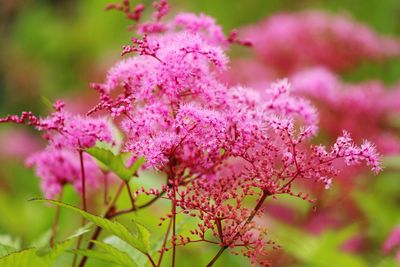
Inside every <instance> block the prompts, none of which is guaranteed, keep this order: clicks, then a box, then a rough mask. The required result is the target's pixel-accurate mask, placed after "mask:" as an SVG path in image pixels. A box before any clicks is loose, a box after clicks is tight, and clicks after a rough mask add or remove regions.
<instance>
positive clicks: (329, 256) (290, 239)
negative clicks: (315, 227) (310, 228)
mask: <svg viewBox="0 0 400 267" xmlns="http://www.w3.org/2000/svg"><path fill="white" fill-rule="evenodd" d="M356 230H357V228H356V227H355V226H349V227H346V228H343V229H340V230H337V231H335V232H332V231H326V232H324V233H323V234H321V235H320V236H313V235H310V234H308V233H306V232H303V231H300V230H298V229H295V228H293V227H289V226H282V225H281V226H280V227H277V228H276V229H275V231H274V235H275V236H276V237H277V238H278V243H279V244H281V245H282V247H283V249H284V250H285V251H286V252H288V253H289V254H291V255H292V256H294V257H295V258H297V259H298V260H299V261H300V262H301V263H302V264H304V266H307V267H337V266H352V267H365V266H367V264H366V263H365V262H364V261H363V259H362V258H361V257H359V256H357V255H354V254H350V253H346V252H344V251H342V250H341V246H342V244H343V243H344V242H345V241H347V240H349V238H351V237H352V236H353V235H354V234H355V233H356Z"/></svg>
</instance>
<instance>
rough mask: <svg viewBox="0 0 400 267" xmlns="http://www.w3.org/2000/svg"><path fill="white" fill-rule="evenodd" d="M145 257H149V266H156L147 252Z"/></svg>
mask: <svg viewBox="0 0 400 267" xmlns="http://www.w3.org/2000/svg"><path fill="white" fill-rule="evenodd" d="M145 255H146V257H147V258H148V259H149V261H150V263H151V266H153V267H156V263H155V262H154V260H153V258H152V257H151V255H150V254H149V253H146V254H145Z"/></svg>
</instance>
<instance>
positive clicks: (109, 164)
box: [86, 147, 145, 181]
mask: <svg viewBox="0 0 400 267" xmlns="http://www.w3.org/2000/svg"><path fill="white" fill-rule="evenodd" d="M86 152H87V153H88V154H90V155H92V157H94V158H95V159H97V160H98V161H100V162H101V163H102V164H104V166H105V167H106V168H107V169H108V170H111V171H112V172H114V173H115V174H116V175H117V176H118V177H119V178H121V179H122V180H124V181H129V180H130V179H131V178H132V177H133V176H134V175H135V173H136V172H137V171H138V170H139V168H140V167H141V166H142V165H143V164H144V162H145V159H144V157H140V158H138V159H137V160H136V161H135V162H134V163H133V164H132V166H131V167H126V165H125V159H126V156H127V154H126V153H122V154H118V155H115V154H114V153H113V152H111V151H110V150H109V149H105V148H100V147H91V148H88V149H86Z"/></svg>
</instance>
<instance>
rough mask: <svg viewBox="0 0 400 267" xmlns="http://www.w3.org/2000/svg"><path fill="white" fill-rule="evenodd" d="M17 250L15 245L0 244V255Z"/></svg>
mask: <svg viewBox="0 0 400 267" xmlns="http://www.w3.org/2000/svg"><path fill="white" fill-rule="evenodd" d="M15 251H16V250H15V248H13V247H10V246H7V245H3V244H0V257H4V256H6V255H8V254H11V253H13V252H15Z"/></svg>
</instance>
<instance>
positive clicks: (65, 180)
mask: <svg viewBox="0 0 400 267" xmlns="http://www.w3.org/2000/svg"><path fill="white" fill-rule="evenodd" d="M54 109H55V112H53V113H52V114H50V115H49V116H48V117H46V118H39V117H36V116H35V115H33V114H32V113H31V112H23V113H22V115H21V116H17V115H9V116H7V117H5V118H2V119H0V123H4V122H13V123H19V124H27V125H31V126H34V127H35V128H36V129H37V130H39V131H40V132H43V137H44V138H45V139H46V140H47V141H48V145H47V147H46V148H44V150H43V151H40V152H35V153H33V154H32V155H31V156H29V157H28V159H27V161H26V163H27V165H28V166H30V167H35V168H36V174H37V175H38V176H39V177H40V178H41V187H42V190H43V192H44V194H45V196H46V197H49V198H52V197H54V195H56V194H59V193H60V192H61V189H62V187H63V186H64V185H65V184H71V185H73V186H74V187H75V189H76V190H77V191H79V192H80V191H81V190H82V188H81V187H82V183H81V181H82V174H81V166H80V160H79V156H78V152H79V151H81V150H83V149H85V148H89V147H93V146H95V145H96V142H97V141H101V142H109V143H111V142H112V137H111V131H110V129H109V126H108V123H107V120H106V119H105V118H89V117H82V116H80V115H71V114H70V113H68V112H66V111H64V103H63V102H61V101H60V100H58V101H57V102H56V103H55V104H54ZM84 157H85V163H86V164H85V170H86V172H87V182H88V185H90V186H91V187H95V186H96V185H97V180H96V179H97V177H98V176H99V174H100V173H101V172H100V169H99V167H98V166H97V165H96V163H95V162H94V160H93V159H92V158H91V157H90V156H88V155H85V156H84Z"/></svg>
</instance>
